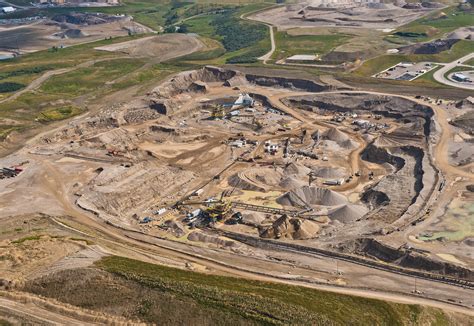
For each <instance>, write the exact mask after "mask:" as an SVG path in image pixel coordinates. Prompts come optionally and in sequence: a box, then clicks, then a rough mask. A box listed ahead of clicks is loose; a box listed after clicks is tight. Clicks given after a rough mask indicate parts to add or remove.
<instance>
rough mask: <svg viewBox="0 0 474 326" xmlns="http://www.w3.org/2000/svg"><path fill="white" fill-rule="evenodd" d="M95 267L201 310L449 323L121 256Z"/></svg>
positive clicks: (260, 318) (427, 311)
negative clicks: (187, 302)
mask: <svg viewBox="0 0 474 326" xmlns="http://www.w3.org/2000/svg"><path fill="white" fill-rule="evenodd" d="M97 266H98V267H100V268H101V269H104V270H105V271H108V272H111V273H114V274H116V275H119V276H121V277H123V278H125V279H127V280H132V281H134V282H138V283H139V284H141V285H144V286H146V287H147V288H153V289H156V290H159V291H162V292H164V293H166V294H172V296H173V297H174V298H177V299H179V298H183V299H184V298H187V299H192V301H193V302H195V303H197V304H198V305H199V306H200V307H202V309H209V308H212V309H217V311H220V312H222V313H226V314H231V315H234V316H236V317H240V318H244V319H246V320H248V321H249V322H256V323H259V324H268V325H272V324H280V325H283V324H287V325H288V324H298V325H304V324H307V325H321V324H324V325H329V324H333V325H348V324H351V325H411V324H424V323H428V324H433V325H447V324H449V320H448V317H447V316H446V315H445V314H444V313H443V312H442V311H440V310H437V309H432V308H426V307H421V306H417V305H403V304H396V303H390V302H384V301H379V300H373V299H366V298H360V297H353V296H348V295H340V294H335V293H330V292H323V291H318V290H314V289H309V288H303V287H296V286H289V285H283V284H276V283H275V284H274V283H266V282H259V281H250V280H244V279H236V278H231V277H223V276H211V275H205V274H200V273H195V272H189V271H183V270H179V269H175V268H169V267H164V266H158V265H152V264H148V263H143V262H139V261H135V260H130V259H126V258H121V257H107V258H104V259H102V260H101V261H99V262H98V263H97ZM183 309H186V307H183Z"/></svg>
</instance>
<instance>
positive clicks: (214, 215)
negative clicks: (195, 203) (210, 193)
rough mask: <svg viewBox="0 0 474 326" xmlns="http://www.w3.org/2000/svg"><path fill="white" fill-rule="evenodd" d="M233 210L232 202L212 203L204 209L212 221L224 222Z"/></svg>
mask: <svg viewBox="0 0 474 326" xmlns="http://www.w3.org/2000/svg"><path fill="white" fill-rule="evenodd" d="M231 210H232V203H231V202H230V201H225V200H224V201H223V200H220V201H218V202H215V203H212V204H210V205H209V207H207V208H206V209H204V215H205V216H207V217H209V219H211V220H212V221H214V222H215V221H222V220H224V219H225V218H226V217H227V215H228V214H229V213H230V212H231Z"/></svg>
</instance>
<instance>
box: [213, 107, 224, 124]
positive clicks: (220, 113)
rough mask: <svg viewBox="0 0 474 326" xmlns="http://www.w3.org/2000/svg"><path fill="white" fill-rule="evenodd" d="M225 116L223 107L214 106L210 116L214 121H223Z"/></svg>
mask: <svg viewBox="0 0 474 326" xmlns="http://www.w3.org/2000/svg"><path fill="white" fill-rule="evenodd" d="M225 115H226V112H225V109H224V106H223V105H216V106H215V107H214V108H213V109H212V116H211V117H212V119H214V120H220V119H224V117H225Z"/></svg>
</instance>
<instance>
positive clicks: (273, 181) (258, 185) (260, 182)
mask: <svg viewBox="0 0 474 326" xmlns="http://www.w3.org/2000/svg"><path fill="white" fill-rule="evenodd" d="M281 177H282V176H281V173H280V172H278V171H274V170H273V169H268V168H262V169H247V170H245V171H240V172H238V173H236V174H234V175H233V176H231V177H230V178H229V179H228V183H229V185H230V186H232V187H236V188H239V189H243V190H253V191H267V188H268V186H276V185H278V184H279V183H280V179H281Z"/></svg>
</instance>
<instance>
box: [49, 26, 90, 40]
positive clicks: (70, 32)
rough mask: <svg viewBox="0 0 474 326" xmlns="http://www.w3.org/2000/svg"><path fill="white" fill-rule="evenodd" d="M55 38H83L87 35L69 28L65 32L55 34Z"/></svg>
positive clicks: (76, 29)
mask: <svg viewBox="0 0 474 326" xmlns="http://www.w3.org/2000/svg"><path fill="white" fill-rule="evenodd" d="M54 36H56V37H59V38H83V37H86V36H87V35H86V34H85V33H83V32H82V31H81V30H80V29H78V28H69V29H66V30H65V31H63V32H60V33H56V34H54Z"/></svg>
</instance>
